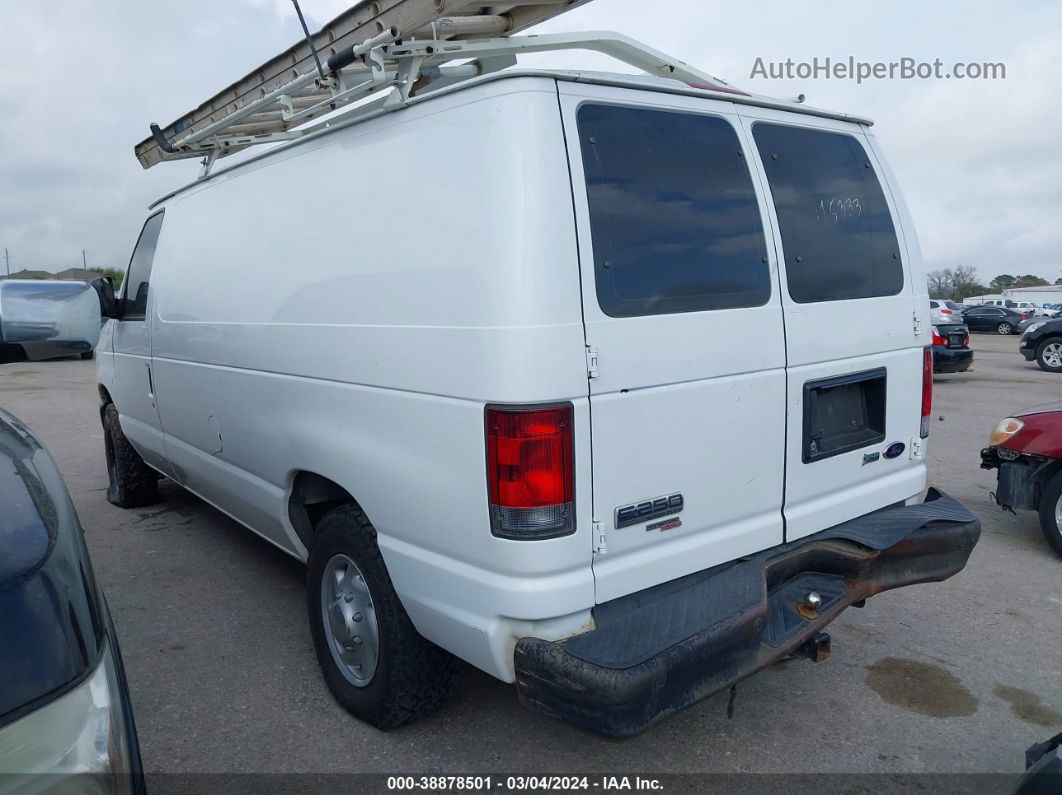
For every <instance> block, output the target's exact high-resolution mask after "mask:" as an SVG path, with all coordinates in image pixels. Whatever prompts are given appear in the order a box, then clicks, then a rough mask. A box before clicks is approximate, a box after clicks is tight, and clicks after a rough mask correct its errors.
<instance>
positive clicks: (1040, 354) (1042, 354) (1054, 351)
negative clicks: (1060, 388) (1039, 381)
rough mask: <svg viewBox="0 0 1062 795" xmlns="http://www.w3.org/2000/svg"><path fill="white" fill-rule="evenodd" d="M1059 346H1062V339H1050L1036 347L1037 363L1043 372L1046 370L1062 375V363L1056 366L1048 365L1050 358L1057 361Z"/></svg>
mask: <svg viewBox="0 0 1062 795" xmlns="http://www.w3.org/2000/svg"><path fill="white" fill-rule="evenodd" d="M1059 345H1062V337H1049V338H1048V339H1046V340H1044V341H1043V342H1041V343H1040V344H1039V345H1037V346H1036V363H1037V364H1038V365H1039V366H1040V369H1041V370H1046V371H1047V372H1049V373H1062V362H1058V363H1056V364H1048V362H1047V359H1048V358H1050V359H1051V361H1057V356H1058V347H1057V346H1059ZM1048 348H1050V351H1048ZM1048 354H1050V355H1048Z"/></svg>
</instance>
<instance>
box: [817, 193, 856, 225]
mask: <svg viewBox="0 0 1062 795" xmlns="http://www.w3.org/2000/svg"><path fill="white" fill-rule="evenodd" d="M862 214H863V203H862V202H861V201H860V200H859V197H858V196H844V197H842V196H836V197H833V198H829V199H819V203H818V206H817V207H816V208H815V217H816V218H818V219H819V223H821V224H839V223H841V222H842V221H844V220H846V219H848V218H858V217H859V216H861V215H862Z"/></svg>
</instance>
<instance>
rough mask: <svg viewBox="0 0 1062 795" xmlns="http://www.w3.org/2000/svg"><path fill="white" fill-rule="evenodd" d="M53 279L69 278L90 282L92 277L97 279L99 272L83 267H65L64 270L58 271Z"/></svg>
mask: <svg viewBox="0 0 1062 795" xmlns="http://www.w3.org/2000/svg"><path fill="white" fill-rule="evenodd" d="M52 278H53V279H71V280H73V281H79V282H90V281H92V280H93V279H98V278H99V274H98V273H96V272H95V271H90V270H85V269H84V268H67V269H66V270H65V271H59V272H58V273H57V274H55V276H53V277H52Z"/></svg>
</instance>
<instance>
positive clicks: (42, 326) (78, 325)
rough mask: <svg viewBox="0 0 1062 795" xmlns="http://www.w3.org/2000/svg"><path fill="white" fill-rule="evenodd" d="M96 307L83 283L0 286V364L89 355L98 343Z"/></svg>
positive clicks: (97, 301)
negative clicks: (86, 353)
mask: <svg viewBox="0 0 1062 795" xmlns="http://www.w3.org/2000/svg"><path fill="white" fill-rule="evenodd" d="M111 292H112V295H113V290H112V291H111ZM100 304H101V299H100V296H99V294H98V293H97V291H96V289H95V288H93V287H92V286H91V285H89V284H87V283H85V282H53V281H36V280H30V279H6V280H4V281H0V363H4V362H24V361H39V360H41V359H54V358H56V357H59V356H73V355H75V354H79V353H85V352H86V351H91V350H92V349H93V348H95V347H96V343H97V342H99V339H100Z"/></svg>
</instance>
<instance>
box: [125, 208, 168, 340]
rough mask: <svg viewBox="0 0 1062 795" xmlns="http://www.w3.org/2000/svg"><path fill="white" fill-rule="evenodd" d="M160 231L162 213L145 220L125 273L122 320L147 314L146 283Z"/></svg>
mask: <svg viewBox="0 0 1062 795" xmlns="http://www.w3.org/2000/svg"><path fill="white" fill-rule="evenodd" d="M161 230H162V213H157V214H156V215H153V216H151V217H150V218H148V219H147V222H146V223H145V224H144V228H143V229H142V230H141V232H140V239H139V240H137V241H136V248H134V249H133V256H132V258H130V260H129V269H128V270H127V271H126V272H125V307H124V309H123V311H122V320H143V319H144V316H145V314H147V298H148V281H149V279H150V278H151V263H152V262H153V261H154V259H155V246H156V244H157V243H158V242H159V232H160V231H161Z"/></svg>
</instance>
